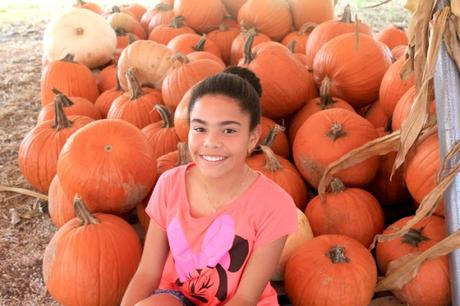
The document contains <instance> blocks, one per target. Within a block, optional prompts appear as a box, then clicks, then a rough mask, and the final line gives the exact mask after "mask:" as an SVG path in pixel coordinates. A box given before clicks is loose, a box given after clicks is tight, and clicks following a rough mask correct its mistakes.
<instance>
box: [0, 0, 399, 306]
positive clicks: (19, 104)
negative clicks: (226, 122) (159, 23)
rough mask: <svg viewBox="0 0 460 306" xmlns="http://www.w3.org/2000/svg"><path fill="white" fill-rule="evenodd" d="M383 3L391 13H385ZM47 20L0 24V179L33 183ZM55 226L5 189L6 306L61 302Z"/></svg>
mask: <svg viewBox="0 0 460 306" xmlns="http://www.w3.org/2000/svg"><path fill="white" fill-rule="evenodd" d="M339 5H340V2H339ZM391 5H393V7H392V6H391ZM383 9H385V10H387V11H388V12H390V13H389V14H382V10H383ZM372 16H374V17H372ZM404 18H405V15H404V12H403V9H402V4H401V1H395V3H393V4H391V3H390V6H386V7H383V8H382V9H374V10H373V11H369V12H368V13H366V14H364V16H362V17H361V19H363V20H364V21H366V20H369V23H372V25H373V27H374V30H377V29H379V28H382V27H383V26H384V25H387V24H389V23H390V22H396V23H399V24H404V23H405V19H404ZM46 23H47V21H38V22H37V21H34V22H33V23H28V22H21V23H14V24H9V25H7V26H4V25H1V26H0V59H1V60H0V75H1V76H2V77H1V78H0V185H5V186H14V187H21V188H27V189H31V186H30V185H29V184H28V183H27V181H26V180H25V179H24V178H23V177H22V175H21V174H20V172H19V168H18V164H17V152H18V147H19V144H20V142H21V141H22V139H23V138H24V136H25V134H26V133H27V132H28V131H29V130H30V129H32V127H33V126H34V125H35V123H36V117H37V114H38V111H39V110H40V72H41V56H42V37H43V31H44V29H45V26H46ZM54 232H55V227H54V226H53V225H52V223H51V222H50V218H49V215H48V214H47V211H46V202H43V201H41V202H40V201H38V200H37V199H35V198H33V197H29V196H24V195H20V194H16V193H11V192H0V306H6V305H59V304H58V303H56V302H55V301H53V299H52V298H51V297H50V296H49V294H48V293H47V291H46V288H45V285H44V283H43V278H42V256H43V252H44V249H45V247H46V245H47V243H48V242H49V240H50V239H51V237H52V235H53V234H54Z"/></svg>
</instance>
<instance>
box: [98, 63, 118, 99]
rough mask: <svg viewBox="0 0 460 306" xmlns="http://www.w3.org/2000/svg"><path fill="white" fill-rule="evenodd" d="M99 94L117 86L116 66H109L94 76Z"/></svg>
mask: <svg viewBox="0 0 460 306" xmlns="http://www.w3.org/2000/svg"><path fill="white" fill-rule="evenodd" d="M96 80H97V88H98V89H99V92H104V91H106V90H109V89H111V88H113V87H115V86H116V85H117V84H116V83H117V65H116V64H111V65H108V66H107V67H104V69H102V70H101V71H100V72H99V73H98V74H97V76H96Z"/></svg>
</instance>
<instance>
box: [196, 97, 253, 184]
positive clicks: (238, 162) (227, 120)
mask: <svg viewBox="0 0 460 306" xmlns="http://www.w3.org/2000/svg"><path fill="white" fill-rule="evenodd" d="M249 123H250V122H249V114H247V113H244V112H242V111H241V109H240V107H239V104H238V101H236V100H234V99H232V98H230V97H227V96H224V95H215V94H212V95H211V94H209V95H204V96H202V97H200V98H199V99H198V100H197V101H196V103H195V105H194V106H193V109H192V112H191V113H190V131H189V134H188V145H189V149H190V153H191V155H192V158H193V161H194V162H195V163H196V165H197V166H198V168H199V170H200V172H201V174H203V175H205V176H208V177H213V178H218V177H225V176H228V175H232V174H237V173H239V171H242V169H243V166H244V164H245V161H246V157H247V154H248V152H249V151H251V150H252V149H254V147H255V146H256V144H257V141H258V140H259V136H260V127H259V126H257V127H256V128H255V129H254V130H253V131H252V132H250V131H249Z"/></svg>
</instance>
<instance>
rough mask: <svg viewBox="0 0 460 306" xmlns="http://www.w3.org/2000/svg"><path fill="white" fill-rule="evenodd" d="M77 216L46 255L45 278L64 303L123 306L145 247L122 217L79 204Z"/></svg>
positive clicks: (77, 205) (79, 305)
mask: <svg viewBox="0 0 460 306" xmlns="http://www.w3.org/2000/svg"><path fill="white" fill-rule="evenodd" d="M75 207H76V208H75V211H76V215H77V216H78V217H77V218H74V219H72V220H70V221H69V222H67V223H66V224H65V225H64V226H62V227H61V228H60V229H59V230H58V231H57V232H56V233H55V234H54V236H53V238H52V239H51V241H50V243H49V244H48V246H47V247H46V249H45V254H44V256H43V279H44V281H45V284H46V288H47V289H48V291H49V293H50V294H51V296H53V298H54V299H56V300H57V301H58V302H59V303H61V304H63V305H75V306H98V305H119V304H120V302H121V299H122V297H123V294H124V292H125V290H126V288H127V286H128V283H129V281H130V280H131V278H132V276H133V275H134V272H135V271H136V269H137V266H138V264H139V261H140V258H141V253H142V247H141V243H140V241H139V238H138V236H137V233H136V232H135V231H134V229H133V228H132V227H131V226H130V225H129V224H128V223H126V222H125V221H124V220H123V219H121V218H119V217H117V216H113V215H108V214H95V215H94V216H93V215H91V214H90V213H89V212H88V211H87V210H86V209H85V208H84V206H83V204H82V202H81V201H80V200H77V201H76V205H75Z"/></svg>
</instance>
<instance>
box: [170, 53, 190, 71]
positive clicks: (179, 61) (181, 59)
mask: <svg viewBox="0 0 460 306" xmlns="http://www.w3.org/2000/svg"><path fill="white" fill-rule="evenodd" d="M171 63H172V66H173V67H174V68H178V67H181V66H183V65H185V64H188V63H190V60H189V58H188V57H187V55H185V54H183V53H180V52H177V53H176V54H174V55H173V56H172V57H171Z"/></svg>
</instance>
